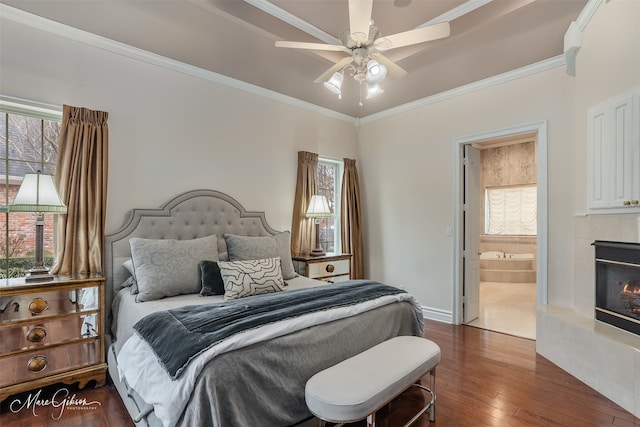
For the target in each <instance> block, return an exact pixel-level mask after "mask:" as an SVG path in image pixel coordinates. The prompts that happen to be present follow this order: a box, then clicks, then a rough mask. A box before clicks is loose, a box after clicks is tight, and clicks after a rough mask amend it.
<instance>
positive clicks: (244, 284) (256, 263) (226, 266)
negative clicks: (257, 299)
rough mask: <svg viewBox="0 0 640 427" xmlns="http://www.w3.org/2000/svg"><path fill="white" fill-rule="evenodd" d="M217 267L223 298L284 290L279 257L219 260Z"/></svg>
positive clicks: (235, 297) (228, 298) (229, 298)
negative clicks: (222, 288) (220, 277)
mask: <svg viewBox="0 0 640 427" xmlns="http://www.w3.org/2000/svg"><path fill="white" fill-rule="evenodd" d="M218 267H220V274H221V276H222V281H223V282H224V299H225V300H231V299H237V298H244V297H248V296H251V295H259V294H268V293H271V292H280V291H282V290H284V286H285V285H284V279H283V278H282V269H281V268H280V258H268V259H254V260H247V261H219V262H218Z"/></svg>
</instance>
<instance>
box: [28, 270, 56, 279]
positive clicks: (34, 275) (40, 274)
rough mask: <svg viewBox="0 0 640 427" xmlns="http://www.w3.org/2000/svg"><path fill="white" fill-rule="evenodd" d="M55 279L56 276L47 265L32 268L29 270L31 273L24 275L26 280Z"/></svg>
mask: <svg viewBox="0 0 640 427" xmlns="http://www.w3.org/2000/svg"><path fill="white" fill-rule="evenodd" d="M53 279H54V276H53V275H51V274H50V273H49V270H48V269H47V268H46V267H45V268H32V269H31V270H29V274H27V275H26V276H25V277H24V280H25V282H46V281H49V280H53Z"/></svg>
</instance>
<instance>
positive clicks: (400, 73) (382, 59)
mask: <svg viewBox="0 0 640 427" xmlns="http://www.w3.org/2000/svg"><path fill="white" fill-rule="evenodd" d="M370 56H371V57H372V58H375V59H376V60H377V61H378V62H379V63H381V64H382V65H384V66H385V67H387V75H388V76H389V77H391V78H392V79H399V78H401V77H404V76H405V75H406V74H407V71H406V70H405V69H404V68H402V67H401V66H399V65H398V64H396V63H395V62H393V61H392V60H390V59H389V58H387V57H386V56H384V55H383V54H381V53H372V54H370Z"/></svg>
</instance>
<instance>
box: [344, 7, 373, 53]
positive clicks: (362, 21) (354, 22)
mask: <svg viewBox="0 0 640 427" xmlns="http://www.w3.org/2000/svg"><path fill="white" fill-rule="evenodd" d="M372 9H373V0H349V31H351V38H352V39H353V40H355V41H356V43H364V42H366V41H367V40H369V25H370V23H371V10H372Z"/></svg>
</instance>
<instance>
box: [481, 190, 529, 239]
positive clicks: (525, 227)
mask: <svg viewBox="0 0 640 427" xmlns="http://www.w3.org/2000/svg"><path fill="white" fill-rule="evenodd" d="M485 197H486V205H485V211H486V215H485V233H486V234H505V235H524V236H535V235H536V234H537V212H538V207H537V198H538V197H537V187H536V186H535V185H530V186H517V187H495V188H487V190H486V193H485Z"/></svg>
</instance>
